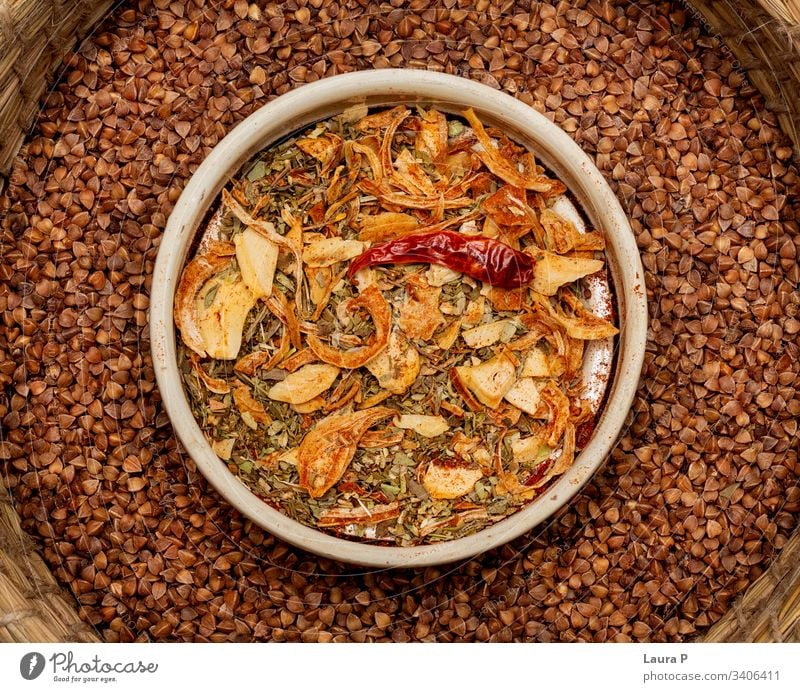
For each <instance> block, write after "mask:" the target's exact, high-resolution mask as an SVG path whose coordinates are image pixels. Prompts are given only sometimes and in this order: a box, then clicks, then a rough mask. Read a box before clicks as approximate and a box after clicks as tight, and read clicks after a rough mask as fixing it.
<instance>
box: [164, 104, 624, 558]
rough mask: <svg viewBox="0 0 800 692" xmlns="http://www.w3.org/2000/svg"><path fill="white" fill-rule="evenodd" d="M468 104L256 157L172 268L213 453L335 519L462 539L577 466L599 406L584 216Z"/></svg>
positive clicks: (392, 533)
mask: <svg viewBox="0 0 800 692" xmlns="http://www.w3.org/2000/svg"><path fill="white" fill-rule="evenodd" d="M564 192H565V186H564V185H563V184H562V183H561V182H560V181H558V180H555V179H553V178H551V177H548V175H546V174H545V171H544V169H543V168H542V167H541V166H539V165H537V162H536V160H535V158H534V155H533V154H532V153H531V152H529V151H528V150H527V149H525V148H524V147H522V146H520V145H519V144H517V143H515V142H514V141H512V140H511V139H509V138H508V137H507V136H506V135H505V134H504V133H503V132H500V131H497V130H494V129H491V128H486V127H484V125H483V124H482V123H481V121H480V120H479V119H478V118H477V117H476V116H475V114H474V113H473V112H472V111H471V110H468V111H466V112H464V113H462V114H460V115H458V116H456V115H451V114H445V113H443V112H440V111H438V110H436V109H433V108H430V109H425V108H419V107H418V108H415V109H411V108H407V107H404V106H398V107H396V108H391V109H385V110H379V111H376V112H369V111H367V109H366V108H352V109H349V110H348V111H346V112H345V113H343V114H341V115H340V116H337V117H334V118H331V119H329V120H326V121H325V122H321V123H318V124H316V125H313V126H311V127H309V128H307V130H306V131H304V132H303V133H302V134H300V135H298V136H296V137H292V138H290V139H288V140H286V141H284V142H282V143H280V144H279V145H276V146H274V147H272V148H270V149H268V150H266V151H264V152H262V153H261V154H260V155H258V156H257V157H256V158H255V159H254V160H253V161H252V162H251V163H250V164H248V165H247V166H246V167H245V168H244V175H243V176H242V177H240V178H239V179H236V180H234V181H232V183H231V184H230V185H229V186H228V189H227V190H225V191H223V193H222V202H221V212H220V214H221V219H222V222H221V224H220V226H219V228H217V229H216V231H215V232H214V234H213V236H214V237H213V238H212V239H210V240H209V239H206V241H204V242H203V243H202V244H201V247H200V249H199V250H198V252H197V254H196V255H195V256H194V258H193V259H192V260H191V261H190V262H189V263H188V264H187V265H186V267H185V268H184V271H183V274H182V276H181V280H180V284H179V288H178V291H177V294H176V300H175V321H176V325H177V327H178V329H179V332H180V337H181V338H180V342H181V343H180V349H179V360H180V367H181V371H182V376H183V380H184V383H185V386H186V390H187V392H188V396H189V399H190V402H191V405H192V408H193V412H194V414H195V416H196V418H197V421H198V423H199V424H200V426H201V428H202V430H203V432H204V434H205V435H206V437H207V439H208V441H209V443H210V444H211V447H212V448H213V450H214V451H215V453H216V454H217V455H218V456H219V457H220V459H221V460H223V462H225V463H227V464H228V467H229V469H230V470H231V471H232V472H233V473H235V474H237V475H238V476H239V478H240V479H241V480H242V481H243V482H244V483H245V484H246V485H247V486H248V487H249V488H250V489H251V490H252V491H253V492H254V493H256V494H257V495H258V496H260V497H261V498H262V499H263V500H264V501H265V502H267V503H268V504H270V505H271V506H273V507H275V508H277V509H278V510H280V511H281V512H283V513H285V514H287V515H288V516H290V517H292V518H294V519H296V520H297V521H300V522H302V523H303V524H306V525H308V526H312V527H315V528H318V529H321V530H325V531H329V532H332V533H334V534H337V535H343V536H347V537H357V538H361V539H363V540H369V541H375V542H383V543H391V544H396V545H404V546H408V545H417V544H422V543H430V542H435V541H442V540H448V539H453V538H457V537H461V536H466V535H469V534H471V533H474V532H476V531H478V530H480V529H482V528H484V527H485V526H487V525H489V524H492V523H494V522H497V521H499V520H501V519H503V518H505V517H507V516H509V515H510V514H512V513H514V512H515V511H517V510H518V509H520V508H521V507H522V506H524V505H525V504H527V503H528V502H530V501H531V500H532V499H533V498H535V497H536V496H537V495H538V494H540V493H541V492H542V491H543V489H544V488H545V487H546V486H547V485H548V484H549V483H550V481H551V480H552V479H553V478H555V477H556V476H558V475H560V474H562V473H564V471H566V470H567V469H568V468H569V467H570V465H571V464H572V463H573V461H574V458H575V454H576V452H577V451H579V449H580V448H581V446H582V445H583V444H585V442H586V439H585V438H586V437H587V435H585V434H581V433H582V432H584V433H585V430H586V428H587V426H589V425H590V424H591V420H592V419H593V417H594V415H595V413H596V412H595V411H594V410H593V408H592V406H591V405H589V403H588V402H587V400H586V399H585V398H583V397H582V383H581V367H582V361H583V355H584V347H585V342H586V341H588V340H593V339H607V338H609V337H611V336H613V335H614V334H616V333H617V329H616V327H615V326H614V325H613V324H612V323H611V322H609V321H606V320H604V319H601V318H600V317H598V316H596V315H595V314H593V313H592V312H591V311H590V310H589V309H587V307H586V306H585V305H584V303H583V301H582V300H581V297H580V291H579V288H578V287H579V280H580V279H581V278H582V277H585V276H588V275H598V274H602V273H603V272H604V271H605V268H604V264H605V263H604V258H603V250H604V248H605V243H604V239H603V236H602V234H601V233H600V232H599V231H592V232H586V233H582V232H578V230H577V229H576V228H575V227H574V225H573V224H572V223H570V222H569V221H568V220H567V219H565V218H563V217H561V216H559V215H558V214H557V213H555V211H554V210H553V208H552V207H553V203H554V202H555V200H556V199H557V198H558V197H559V196H561V195H563V194H564Z"/></svg>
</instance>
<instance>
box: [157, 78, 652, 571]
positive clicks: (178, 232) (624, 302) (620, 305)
mask: <svg viewBox="0 0 800 692" xmlns="http://www.w3.org/2000/svg"><path fill="white" fill-rule="evenodd" d="M365 102H366V103H367V104H370V105H374V104H386V105H388V104H390V103H399V102H406V103H438V104H444V105H448V104H449V105H450V106H451V108H454V107H461V108H466V107H472V108H473V109H474V110H475V112H476V114H477V115H478V116H479V117H481V119H482V120H484V121H488V122H491V123H492V124H494V125H497V126H500V127H503V128H506V129H507V130H509V131H510V134H512V137H514V136H516V137H520V138H521V139H522V140H523V141H524V142H527V143H535V146H536V151H535V153H536V155H537V157H538V158H540V159H541V160H542V161H543V162H544V163H545V165H547V166H548V167H549V168H550V169H551V170H553V171H554V173H555V174H556V175H558V177H559V178H560V179H561V180H562V181H564V182H565V184H567V187H568V189H569V191H570V193H571V194H572V195H573V196H574V197H575V198H576V199H577V201H578V206H579V207H580V208H581V210H582V211H583V213H584V214H586V215H587V216H588V217H589V220H590V222H591V223H592V225H594V226H601V227H602V228H603V231H604V235H605V236H606V239H607V242H608V246H609V248H610V249H612V250H613V253H609V254H608V267H609V270H610V272H611V274H612V277H613V283H614V285H615V289H616V302H617V305H616V307H617V310H618V318H619V321H620V326H621V329H620V333H619V335H618V337H617V341H616V344H615V350H616V351H617V353H616V365H615V368H614V371H613V373H612V378H611V381H610V382H609V387H608V391H607V394H606V403H605V404H604V406H603V408H602V409H601V412H600V417H599V420H598V421H597V424H596V427H595V430H594V433H593V435H592V438H591V439H590V441H589V443H588V444H587V446H586V447H585V448H584V449H583V450H582V451H581V452H580V454H579V455H578V456H577V457H576V459H575V462H574V464H573V465H572V467H571V468H570V469H569V470H568V471H567V472H566V473H565V474H564V475H563V476H561V478H559V479H558V480H557V481H556V482H555V483H554V484H553V485H551V486H550V487H549V488H548V489H547V492H546V493H543V494H542V495H541V496H539V497H538V498H536V499H535V500H533V501H532V502H530V503H528V504H527V505H526V506H524V507H523V508H522V509H520V510H519V511H517V512H515V513H514V514H512V515H510V516H509V517H507V518H505V519H503V520H501V521H499V522H498V523H497V524H493V525H491V526H488V527H486V528H484V529H481V530H480V531H478V532H476V533H474V534H471V535H469V536H465V537H462V538H457V539H453V540H451V541H443V542H441V543H432V544H427V545H420V546H412V547H400V546H386V545H375V544H369V543H365V542H360V541H358V540H347V539H344V538H338V537H336V536H332V535H329V534H325V533H323V532H321V531H319V530H317V529H314V528H311V527H309V526H306V525H304V524H301V523H299V522H297V521H295V520H293V519H290V518H289V517H288V516H286V515H284V514H283V513H281V512H280V511H278V510H277V509H274V508H272V507H270V506H269V505H268V504H266V503H265V502H264V501H263V500H261V499H260V498H258V496H256V495H255V494H254V493H253V492H252V491H250V490H249V488H247V486H245V484H244V483H243V482H241V481H240V480H239V479H238V478H237V477H236V476H234V475H233V474H232V473H231V472H230V471H228V469H227V467H226V466H225V464H224V463H223V462H221V461H220V460H219V458H218V457H217V456H216V454H214V452H213V451H212V450H211V446H210V445H209V444H208V442H207V441H206V440H205V438H204V436H203V434H202V432H201V430H200V427H199V425H198V424H197V422H196V420H195V418H194V416H193V415H192V413H191V409H190V406H189V403H188V400H187V397H186V394H185V391H184V387H183V383H182V382H181V378H180V373H179V369H178V365H177V350H176V339H175V327H174V323H173V304H174V303H173V299H174V294H175V288H176V286H177V280H178V276H179V274H180V272H181V270H182V267H183V264H184V262H185V259H186V255H187V252H188V250H189V248H190V246H191V243H192V240H193V238H194V236H195V233H196V228H197V226H198V224H199V223H201V222H202V221H203V219H204V218H205V216H206V213H207V211H208V209H209V208H210V206H211V204H213V202H214V200H215V199H216V198H217V195H218V194H219V191H220V190H221V188H222V187H223V186H224V185H225V184H227V182H228V181H229V179H230V177H231V176H232V175H233V174H234V173H235V172H236V171H237V170H238V169H239V168H240V167H241V165H242V164H244V163H245V162H246V161H247V160H248V159H249V158H250V157H251V156H253V155H254V154H255V153H256V152H257V151H259V150H260V149H263V148H264V147H265V146H268V145H269V144H271V143H273V142H275V141H277V140H278V139H280V137H282V136H285V135H288V134H290V133H291V132H294V131H297V130H298V129H300V128H301V127H303V126H304V125H307V124H309V123H310V122H313V121H315V120H318V119H319V118H320V116H319V113H321V112H322V111H325V112H327V113H328V115H323V116H321V117H330V115H332V114H334V113H336V112H341V111H342V110H344V109H345V108H347V107H348V106H351V105H355V104H358V103H365ZM334 106H335V107H334ZM311 114H315V115H313V116H312V115H311ZM600 220H602V224H600V223H599V222H600ZM149 317H150V340H151V351H152V358H153V366H154V371H155V376H156V382H157V385H158V388H159V391H160V393H161V399H162V402H163V404H164V408H165V410H166V411H167V414H168V416H169V419H170V421H171V423H172V426H173V429H174V431H175V433H176V435H177V437H178V438H179V439H180V442H181V443H182V444H183V446H184V448H185V450H186V452H187V454H188V455H189V457H190V458H191V459H192V460H193V461H194V463H195V464H196V466H197V467H198V469H199V470H200V471H201V473H202V474H203V475H204V477H205V478H206V479H207V481H208V482H209V483H210V484H211V485H212V486H213V487H214V488H215V489H216V490H217V492H219V493H220V495H222V497H223V498H225V499H226V500H227V501H228V502H230V503H231V504H232V505H233V506H234V507H235V508H237V509H238V510H239V511H240V512H242V513H243V514H244V515H245V516H247V517H248V518H250V519H251V520H252V521H254V522H255V523H256V524H257V525H259V526H261V527H262V528H264V529H265V530H266V531H268V532H270V533H271V534H273V535H275V536H277V537H278V538H280V539H282V540H285V541H287V542H288V543H291V544H292V545H294V546H296V547H299V548H301V549H304V550H308V551H311V552H313V553H316V554H317V555H320V556H323V557H326V558H330V559H334V560H339V561H343V562H348V563H352V564H357V565H362V566H367V567H377V568H388V567H421V566H429V565H438V564H445V563H449V562H455V561H458V560H464V559H470V558H473V557H475V556H476V555H478V554H480V553H482V552H485V551H486V550H489V549H491V548H495V547H497V546H499V545H502V544H505V543H507V542H509V541H511V540H513V539H514V538H517V537H519V536H520V535H522V534H523V533H525V532H527V531H530V530H531V529H533V528H534V527H535V526H536V525H537V524H539V523H541V522H542V521H544V520H545V519H547V518H549V517H551V516H552V515H553V514H554V513H555V512H556V511H557V510H558V509H560V508H561V507H562V506H563V505H564V504H566V503H567V502H568V501H569V500H570V499H571V498H572V497H573V496H574V495H575V494H576V493H577V492H578V491H579V490H580V489H581V487H583V485H584V484H585V483H586V482H587V481H588V480H589V478H590V477H591V476H592V475H593V474H594V472H595V471H596V470H597V469H598V468H599V467H600V466H601V465H602V464H603V463H604V462H605V460H606V458H607V456H608V454H609V453H610V451H611V449H612V447H613V445H614V442H615V441H616V439H617V437H618V435H619V434H620V432H621V430H622V428H623V426H624V423H625V419H626V417H627V414H628V411H629V409H630V407H631V404H632V402H633V398H634V395H635V393H636V388H637V385H638V380H639V376H640V373H641V370H642V365H643V362H644V352H645V342H646V333H647V300H646V292H645V288H644V270H643V266H642V262H641V257H640V255H639V251H638V248H637V246H636V241H635V238H634V236H633V232H632V230H631V227H630V224H629V222H628V218H627V216H626V215H625V213H624V211H623V209H622V206H621V205H620V203H619V201H618V200H617V198H616V196H615V195H614V193H613V192H612V190H611V188H610V187H609V185H608V183H607V182H606V181H605V179H604V178H603V176H602V175H601V173H600V171H599V170H598V169H597V168H596V167H595V165H594V164H593V163H592V161H591V160H590V159H589V157H588V155H587V154H586V153H584V152H583V150H582V149H581V148H580V147H579V146H578V145H577V144H576V143H575V142H574V141H573V140H572V139H571V138H570V137H569V135H567V133H566V132H564V131H563V130H562V129H561V128H560V127H558V126H557V125H555V124H554V123H552V122H551V121H550V120H548V119H547V118H546V117H545V116H544V115H542V114H541V113H539V112H538V111H536V110H534V109H533V108H532V107H530V106H528V105H526V104H525V103H523V102H522V101H520V100H517V99H515V98H514V97H512V96H510V95H508V94H506V93H504V92H500V91H497V90H495V89H493V88H491V87H488V86H486V85H484V84H481V83H479V82H475V81H472V80H469V79H465V78H463V77H457V76H453V75H447V74H443V73H438V72H431V71H425V70H411V69H392V68H387V69H376V70H368V71H363V72H352V73H348V74H344V75H337V76H334V77H328V78H325V79H322V80H319V81H316V82H312V83H310V84H305V85H303V86H299V87H297V88H296V89H294V90H292V91H290V92H287V93H286V94H284V95H282V96H280V97H278V98H276V99H275V100H273V101H271V102H269V103H268V104H266V105H264V106H262V107H261V108H259V109H258V110H256V111H255V112H253V113H252V114H251V115H249V116H248V117H247V118H245V119H244V120H243V121H242V122H240V123H239V124H238V125H236V126H235V127H234V128H233V129H232V130H231V131H230V132H229V133H228V134H227V135H226V136H225V137H224V138H223V139H222V140H220V142H219V143H218V144H217V145H216V146H215V147H214V148H213V149H212V151H211V152H210V153H209V155H208V156H207V157H206V158H205V160H204V161H203V162H202V163H201V164H200V166H199V167H198V168H197V170H196V171H195V172H194V174H193V175H192V176H191V178H190V179H189V181H188V182H187V184H186V187H185V188H184V190H183V192H182V193H181V195H180V197H179V199H178V201H177V202H176V204H175V207H174V209H173V211H172V213H171V214H170V216H169V219H168V221H167V225H166V228H165V230H164V234H163V236H162V238H161V241H160V246H159V249H158V255H157V258H156V263H155V267H154V272H153V283H152V289H151V300H150V309H149ZM579 462H580V463H579Z"/></svg>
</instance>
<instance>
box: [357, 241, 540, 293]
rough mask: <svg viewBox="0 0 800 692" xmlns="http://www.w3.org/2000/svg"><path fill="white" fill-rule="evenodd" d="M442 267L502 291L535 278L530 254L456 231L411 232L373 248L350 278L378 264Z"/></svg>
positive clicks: (361, 258) (364, 255)
mask: <svg viewBox="0 0 800 692" xmlns="http://www.w3.org/2000/svg"><path fill="white" fill-rule="evenodd" d="M417 262H420V263H429V264H441V265H444V266H445V267H449V268H450V269H453V270H455V271H459V272H462V273H463V274H467V275H468V276H471V277H472V278H473V279H479V280H480V281H485V282H486V283H488V284H491V285H492V286H498V287H500V288H520V287H522V286H525V285H527V284H528V283H529V282H530V281H531V279H532V278H533V265H534V260H533V258H532V257H531V256H530V255H527V254H525V253H524V252H519V251H518V250H515V249H514V248H512V247H510V246H509V245H506V244H505V243H501V242H500V241H499V240H494V239H493V238H484V237H482V236H466V235H463V234H461V233H456V232H454V231H432V232H428V233H411V234H409V235H406V236H403V237H401V238H396V239H394V240H389V241H387V242H385V243H380V244H378V245H375V246H373V247H371V248H370V249H369V250H367V251H366V252H363V253H362V254H360V255H359V256H358V257H356V258H355V259H354V260H353V262H352V263H351V264H350V269H349V270H348V276H349V277H350V278H351V279H352V278H353V276H355V274H356V272H358V271H359V270H361V269H364V268H365V267H372V266H374V265H376V264H416V263H417Z"/></svg>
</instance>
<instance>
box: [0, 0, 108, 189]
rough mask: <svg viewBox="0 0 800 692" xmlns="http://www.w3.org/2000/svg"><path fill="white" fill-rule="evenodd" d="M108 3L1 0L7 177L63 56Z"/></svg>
mask: <svg viewBox="0 0 800 692" xmlns="http://www.w3.org/2000/svg"><path fill="white" fill-rule="evenodd" d="M112 4H113V0H0V173H3V174H5V173H8V171H9V169H10V167H11V162H12V161H13V159H14V156H16V154H17V152H18V151H19V148H20V146H22V141H23V139H24V137H25V133H26V132H27V130H28V128H29V127H30V125H31V123H32V122H33V118H34V117H35V116H36V110H37V107H38V103H39V97H40V95H41V93H42V91H43V89H44V87H45V86H46V85H48V84H49V83H50V82H51V81H52V80H51V77H52V75H53V72H54V70H55V69H56V67H58V64H59V63H60V62H61V58H62V57H63V55H64V53H66V51H68V50H69V49H70V48H72V46H73V45H74V44H75V40H76V39H78V38H80V37H81V36H83V35H84V34H85V33H86V31H88V30H89V29H91V28H92V27H93V26H94V25H95V24H96V23H97V21H98V20H99V19H100V17H102V16H103V14H104V13H105V12H106V11H107V10H108V8H109V7H111V5H112Z"/></svg>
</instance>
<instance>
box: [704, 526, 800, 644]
mask: <svg viewBox="0 0 800 692" xmlns="http://www.w3.org/2000/svg"><path fill="white" fill-rule="evenodd" d="M704 641H707V642H800V532H797V531H795V533H794V535H793V536H792V537H791V539H790V540H789V542H788V543H787V544H786V545H785V546H784V547H783V549H782V551H781V554H780V557H779V558H778V559H777V560H776V561H775V562H774V563H773V564H772V565H771V566H770V568H769V569H768V570H767V571H766V572H765V573H764V574H762V575H761V577H759V579H758V580H757V581H756V582H755V583H753V584H751V585H750V588H749V589H747V593H745V595H744V596H743V597H742V599H741V600H740V601H739V602H737V603H736V605H735V606H734V607H733V609H732V610H730V611H729V612H728V613H727V614H726V615H725V617H724V618H722V620H720V621H719V622H718V623H717V624H716V625H714V626H713V627H712V628H711V629H710V630H709V632H708V634H706V636H705V637H704Z"/></svg>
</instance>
